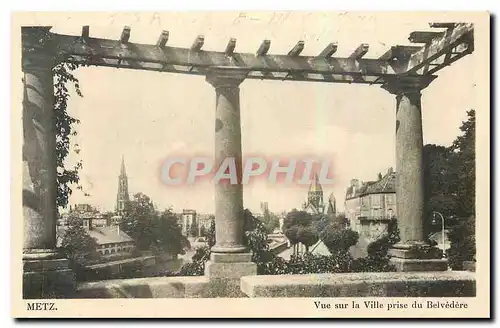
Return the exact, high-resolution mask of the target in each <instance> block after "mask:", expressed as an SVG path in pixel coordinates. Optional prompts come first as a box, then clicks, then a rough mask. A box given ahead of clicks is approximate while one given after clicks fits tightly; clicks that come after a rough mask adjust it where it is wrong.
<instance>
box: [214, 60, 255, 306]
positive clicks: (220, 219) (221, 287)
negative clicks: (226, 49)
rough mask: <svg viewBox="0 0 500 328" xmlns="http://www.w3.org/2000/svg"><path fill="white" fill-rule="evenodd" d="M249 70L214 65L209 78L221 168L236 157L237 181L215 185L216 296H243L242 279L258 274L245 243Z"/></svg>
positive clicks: (218, 164)
mask: <svg viewBox="0 0 500 328" xmlns="http://www.w3.org/2000/svg"><path fill="white" fill-rule="evenodd" d="M245 76H246V74H245V72H244V71H241V70H240V69H237V68H227V67H214V68H211V69H210V71H209V72H208V74H207V76H206V80H207V82H208V83H210V84H211V85H212V86H213V87H214V88H215V94H216V109H215V160H214V168H215V169H218V167H219V166H220V165H221V163H222V162H223V161H224V160H225V159H226V158H234V160H235V163H236V171H237V177H238V183H237V184H231V183H230V182H229V181H227V180H226V181H222V182H221V183H217V184H216V185H215V245H214V246H213V247H212V249H211V251H212V253H211V256H210V261H209V262H208V263H207V264H206V266H205V275H206V276H208V277H209V278H210V282H211V285H212V288H211V291H212V293H213V296H224V297H236V296H242V294H241V290H240V278H241V277H242V276H246V275H255V274H256V273H257V268H256V265H255V263H252V262H251V254H250V253H248V252H247V249H246V247H245V246H244V245H243V224H244V212H243V186H242V184H241V176H242V153H241V122H240V96H239V93H240V89H239V85H240V84H241V83H242V82H243V80H244V79H245Z"/></svg>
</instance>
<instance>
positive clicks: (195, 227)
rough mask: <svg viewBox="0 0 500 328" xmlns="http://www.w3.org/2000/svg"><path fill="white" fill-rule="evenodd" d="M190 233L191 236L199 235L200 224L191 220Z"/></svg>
mask: <svg viewBox="0 0 500 328" xmlns="http://www.w3.org/2000/svg"><path fill="white" fill-rule="evenodd" d="M189 235H190V236H191V237H198V224H197V223H196V222H191V226H190V227H189Z"/></svg>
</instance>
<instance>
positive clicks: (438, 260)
mask: <svg viewBox="0 0 500 328" xmlns="http://www.w3.org/2000/svg"><path fill="white" fill-rule="evenodd" d="M388 254H389V255H390V256H391V259H390V264H392V265H394V266H395V267H396V270H397V271H404V272H407V271H446V270H448V261H447V260H446V259H443V252H442V250H441V249H439V248H436V247H431V246H429V245H427V244H425V243H423V242H415V243H408V244H395V245H394V246H393V248H391V249H389V251H388Z"/></svg>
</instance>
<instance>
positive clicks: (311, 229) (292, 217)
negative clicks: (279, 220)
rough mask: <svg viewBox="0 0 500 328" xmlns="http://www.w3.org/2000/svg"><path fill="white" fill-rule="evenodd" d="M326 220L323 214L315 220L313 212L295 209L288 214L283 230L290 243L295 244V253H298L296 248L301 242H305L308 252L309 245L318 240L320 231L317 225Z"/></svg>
mask: <svg viewBox="0 0 500 328" xmlns="http://www.w3.org/2000/svg"><path fill="white" fill-rule="evenodd" d="M324 220H326V218H325V217H321V216H316V220H315V218H314V217H313V216H312V215H311V214H309V213H307V212H305V211H297V210H295V209H294V210H292V211H291V212H289V213H288V214H287V215H286V217H285V220H284V222H283V230H284V234H285V236H286V237H287V238H288V240H289V241H290V243H291V244H292V245H294V246H293V247H294V255H296V253H297V252H296V248H297V245H298V244H299V243H302V244H304V245H305V246H306V252H308V251H309V246H312V245H314V244H315V243H316V242H318V239H319V233H318V229H317V228H316V227H315V226H317V225H318V224H320V225H321V224H322V222H323V221H324Z"/></svg>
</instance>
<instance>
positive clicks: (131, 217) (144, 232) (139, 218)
mask: <svg viewBox="0 0 500 328" xmlns="http://www.w3.org/2000/svg"><path fill="white" fill-rule="evenodd" d="M156 215H157V214H156V210H155V208H154V205H153V202H152V201H151V199H150V198H149V197H148V196H147V195H145V194H143V193H137V194H135V195H134V197H133V199H132V200H131V201H129V202H127V203H126V204H125V211H124V217H123V218H122V221H121V222H120V229H122V230H123V231H124V232H125V233H127V234H128V235H129V236H130V237H132V239H134V240H135V242H136V246H137V249H139V250H149V246H150V245H151V242H152V236H151V234H150V232H151V231H152V227H148V226H149V224H150V223H151V222H150V221H151V219H152V218H154V217H155V216H156Z"/></svg>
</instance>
